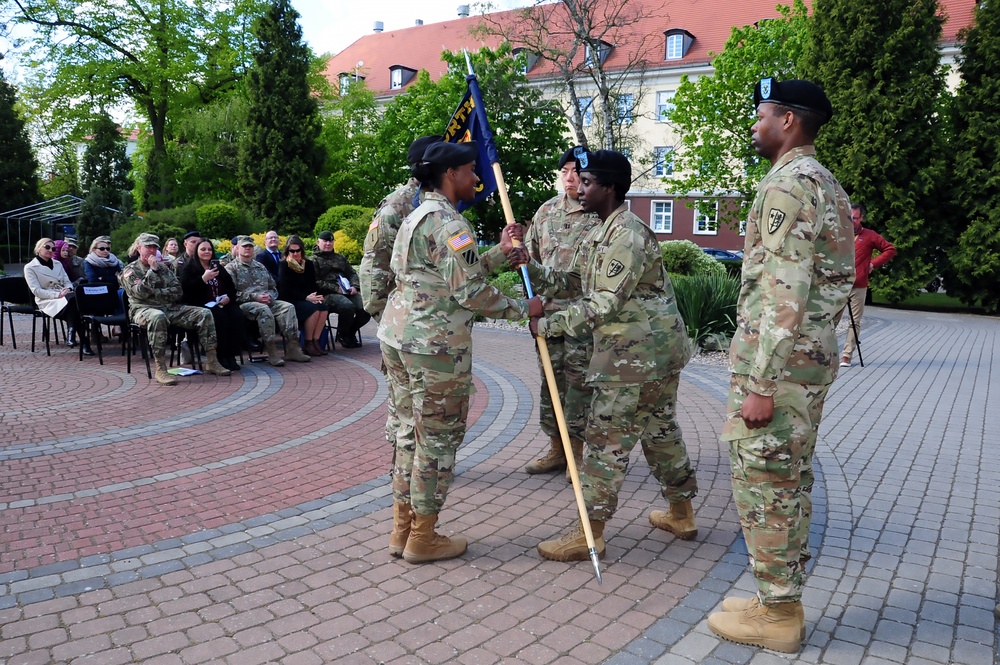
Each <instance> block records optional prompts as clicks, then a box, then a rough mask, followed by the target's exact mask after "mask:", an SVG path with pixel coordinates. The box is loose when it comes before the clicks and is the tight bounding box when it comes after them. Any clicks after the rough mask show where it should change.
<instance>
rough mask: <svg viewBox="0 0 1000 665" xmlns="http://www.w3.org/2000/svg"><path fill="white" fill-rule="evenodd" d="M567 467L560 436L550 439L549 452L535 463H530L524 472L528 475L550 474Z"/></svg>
mask: <svg viewBox="0 0 1000 665" xmlns="http://www.w3.org/2000/svg"><path fill="white" fill-rule="evenodd" d="M565 466H566V453H564V452H563V445H562V439H560V438H559V437H558V436H550V437H549V452H547V453H545V455H544V456H542V457H539V458H538V459H536V460H535V461H534V462H528V463H527V464H526V465H525V467H524V470H525V471H527V472H528V473H550V472H552V471H559V470H561V469H563V468H564V467H565Z"/></svg>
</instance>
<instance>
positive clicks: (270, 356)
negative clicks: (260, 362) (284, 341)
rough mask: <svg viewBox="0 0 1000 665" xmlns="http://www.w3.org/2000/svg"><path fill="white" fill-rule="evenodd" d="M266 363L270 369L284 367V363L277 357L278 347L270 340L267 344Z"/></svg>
mask: <svg viewBox="0 0 1000 665" xmlns="http://www.w3.org/2000/svg"><path fill="white" fill-rule="evenodd" d="M267 362H268V363H269V364H270V365H271V367H284V366H285V361H284V360H283V359H282V358H281V356H279V355H278V345H277V344H275V343H274V340H271V341H270V342H268V343H267Z"/></svg>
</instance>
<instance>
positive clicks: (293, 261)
mask: <svg viewBox="0 0 1000 665" xmlns="http://www.w3.org/2000/svg"><path fill="white" fill-rule="evenodd" d="M283 254H284V257H283V258H282V260H281V262H280V263H279V264H278V297H279V298H281V299H282V300H284V301H285V302H290V303H292V305H294V306H295V316H296V317H297V318H298V321H299V330H302V331H304V332H305V342H304V343H303V344H302V350H303V351H305V352H306V353H307V354H309V355H310V356H325V355H326V351H324V350H323V349H321V348H320V346H319V338H320V335H322V334H323V328H324V326H326V305H325V304H324V303H323V296H321V295H320V294H319V293H318V292H317V290H316V270H315V268H314V267H313V264H312V261H310V260H309V259H307V258H306V257H305V244H304V243H303V242H302V239H301V238H299V237H298V236H290V237H289V238H288V242H286V243H285V251H284V253H283Z"/></svg>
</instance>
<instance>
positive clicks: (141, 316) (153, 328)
mask: <svg viewBox="0 0 1000 665" xmlns="http://www.w3.org/2000/svg"><path fill="white" fill-rule="evenodd" d="M136 243H137V244H138V246H139V258H138V259H136V260H135V261H133V262H132V263H130V264H128V265H127V266H125V268H124V269H123V270H122V273H121V275H120V277H119V278H118V280H119V282H120V283H121V285H122V288H123V289H125V293H126V294H128V309H129V316H130V317H131V319H132V320H133V321H135V322H136V323H138V324H139V325H141V326H143V327H145V328H146V336H147V337H148V338H149V346H150V348H151V349H152V350H153V358H154V360H155V361H156V382H157V383H160V384H162V385H165V386H172V385H174V384H176V383H177V379H176V378H174V376H173V375H171V374H169V373H168V372H167V361H166V350H167V327H168V326H170V325H174V326H178V327H181V328H188V329H192V330H196V331H198V339H199V341H200V342H201V344H202V346H204V347H205V356H206V362H205V371H206V372H208V373H209V374H216V375H218V376H229V374H230V373H231V372H230V371H229V370H228V369H226V368H225V367H223V366H222V365H220V364H219V358H218V355H217V354H216V350H217V348H218V339H217V337H216V334H215V321H214V320H212V313H211V312H209V311H208V309H206V308H204V307H190V306H188V305H181V304H179V303H180V302H181V299H182V298H183V297H184V291H183V289H182V288H181V282H180V280H179V279H178V278H177V275H176V273H174V271H173V270H172V269H171V267H170V264H168V263H165V262H163V261H160V259H158V258H157V257H156V253H157V251H158V250H159V249H160V239H159V238H158V237H157V236H155V235H153V234H152V233H140V234H139V237H138V238H137V239H136Z"/></svg>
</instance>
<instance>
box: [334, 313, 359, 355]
mask: <svg viewBox="0 0 1000 665" xmlns="http://www.w3.org/2000/svg"><path fill="white" fill-rule="evenodd" d="M334 316H336V317H337V323H338V325H339V324H340V315H339V314H337V313H336V312H327V314H326V338H327V341H328V342H329V345H330V346H329V348H330V350H331V351H332V350H333V349H334V341H335V340H336V339H337V326H335V325H333V324H332V323H330V319H331V318H332V317H334ZM354 339H355V340H357V342H358V347H360V346H361V343H362V342H361V331H360V330H355V331H354Z"/></svg>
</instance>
